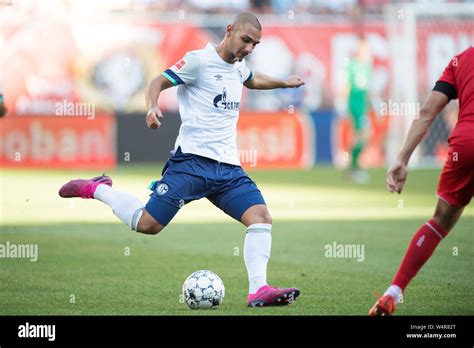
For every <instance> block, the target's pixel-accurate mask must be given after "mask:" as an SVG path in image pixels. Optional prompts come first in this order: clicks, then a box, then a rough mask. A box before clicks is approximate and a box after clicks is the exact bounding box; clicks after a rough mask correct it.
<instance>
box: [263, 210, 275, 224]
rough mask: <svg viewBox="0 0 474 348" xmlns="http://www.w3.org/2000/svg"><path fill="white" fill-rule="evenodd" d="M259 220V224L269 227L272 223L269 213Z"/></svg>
mask: <svg viewBox="0 0 474 348" xmlns="http://www.w3.org/2000/svg"><path fill="white" fill-rule="evenodd" d="M260 219H261V220H262V222H261V223H263V224H270V225H271V224H272V223H273V219H272V216H271V215H270V213H269V212H268V211H267V212H265V213H263V214H262V215H261V216H260Z"/></svg>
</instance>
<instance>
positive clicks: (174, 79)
mask: <svg viewBox="0 0 474 348" xmlns="http://www.w3.org/2000/svg"><path fill="white" fill-rule="evenodd" d="M200 67H201V62H200V59H199V57H198V55H197V54H196V52H195V51H190V52H188V53H186V55H185V56H184V57H183V58H182V59H180V60H179V61H178V62H177V63H176V64H175V65H173V66H172V67H170V68H169V69H166V70H165V71H164V72H162V73H161V74H160V75H159V76H158V77H156V78H154V79H153V80H152V81H151V83H150V87H149V88H148V91H147V93H146V104H147V108H148V113H147V115H146V124H147V125H148V128H152V129H155V128H158V127H160V126H161V123H160V121H159V120H158V118H161V117H163V114H162V113H161V111H160V109H159V107H158V98H159V96H160V93H161V91H164V90H165V89H167V88H170V87H173V86H178V85H182V84H186V85H192V84H194V83H195V82H196V81H197V79H198V77H199V72H200Z"/></svg>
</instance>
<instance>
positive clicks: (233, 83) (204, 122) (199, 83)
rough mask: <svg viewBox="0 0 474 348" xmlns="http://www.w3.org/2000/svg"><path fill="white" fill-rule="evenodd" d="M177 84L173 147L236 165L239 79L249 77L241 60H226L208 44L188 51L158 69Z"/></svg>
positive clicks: (245, 65) (249, 72)
mask: <svg viewBox="0 0 474 348" xmlns="http://www.w3.org/2000/svg"><path fill="white" fill-rule="evenodd" d="M162 75H163V76H165V77H166V78H167V79H169V80H170V81H171V82H172V83H173V85H175V86H176V85H179V87H178V103H179V114H180V116H181V122H182V123H181V128H180V129H179V135H178V138H177V139H176V144H175V148H174V151H176V149H177V148H178V147H179V146H180V147H181V150H182V152H183V153H193V154H196V155H200V156H203V157H207V158H212V159H214V160H216V161H219V162H224V163H230V164H234V165H240V160H239V155H238V151H237V120H238V118H239V107H240V99H241V97H242V87H243V83H244V82H245V81H247V80H249V79H251V78H252V72H251V71H250V69H249V68H248V67H247V64H246V63H245V60H243V61H242V62H237V63H235V64H230V63H227V62H225V61H224V60H223V59H222V58H221V57H220V56H219V55H218V54H217V52H216V49H215V47H214V46H213V45H212V44H210V43H209V44H207V46H206V47H205V48H204V49H201V50H197V51H190V52H188V53H186V55H185V56H184V57H183V58H182V59H181V60H180V61H178V62H177V63H176V64H175V65H173V66H172V67H171V68H169V69H167V70H165V71H164V72H163V73H162Z"/></svg>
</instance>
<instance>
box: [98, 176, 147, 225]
mask: <svg viewBox="0 0 474 348" xmlns="http://www.w3.org/2000/svg"><path fill="white" fill-rule="evenodd" d="M94 198H95V199H98V200H99V201H101V202H104V203H105V204H107V205H108V206H109V207H111V208H112V211H113V213H114V214H115V215H116V216H117V217H118V218H119V219H120V220H122V221H123V222H124V223H125V224H127V225H128V226H129V227H130V228H131V229H132V230H134V231H136V230H137V225H138V221H139V220H140V218H141V216H142V214H143V207H144V206H143V203H142V202H140V200H139V199H138V198H136V197H135V196H133V195H131V194H129V193H126V192H121V191H117V190H115V189H113V188H112V187H110V186H108V185H104V184H102V185H99V186H97V188H96V190H95V192H94Z"/></svg>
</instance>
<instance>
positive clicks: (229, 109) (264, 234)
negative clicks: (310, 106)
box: [59, 13, 304, 307]
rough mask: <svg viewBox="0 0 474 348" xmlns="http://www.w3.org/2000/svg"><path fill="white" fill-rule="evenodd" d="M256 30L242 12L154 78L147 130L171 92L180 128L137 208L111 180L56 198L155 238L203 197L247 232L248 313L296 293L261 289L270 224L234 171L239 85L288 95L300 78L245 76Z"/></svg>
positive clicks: (75, 187) (74, 185)
mask: <svg viewBox="0 0 474 348" xmlns="http://www.w3.org/2000/svg"><path fill="white" fill-rule="evenodd" d="M261 30H262V27H261V25H260V23H259V21H258V19H257V17H255V16H254V15H253V14H250V13H242V14H239V15H237V16H236V17H235V19H234V21H233V22H232V24H229V25H228V26H227V28H226V33H225V37H224V39H223V40H222V42H221V43H220V44H219V45H218V46H217V47H214V46H213V45H211V44H208V45H207V46H206V47H205V48H204V49H200V50H197V51H190V52H188V53H187V54H186V55H185V56H184V57H183V58H182V59H181V60H179V61H178V62H177V63H176V64H175V65H174V66H172V67H170V68H169V69H167V70H165V71H164V72H163V73H162V74H161V75H159V76H158V77H156V78H155V79H153V80H152V81H151V83H150V86H149V88H148V92H147V95H146V103H147V107H148V113H147V115H146V124H147V126H148V127H149V128H153V129H155V128H159V127H160V125H161V121H160V119H161V118H163V114H162V113H161V111H160V109H159V107H158V98H159V95H160V93H161V92H162V91H163V90H165V89H167V88H170V87H173V86H179V87H178V103H179V113H180V116H181V121H182V124H181V128H180V130H179V135H178V138H177V140H176V144H175V148H174V150H173V152H172V154H173V155H172V156H171V157H170V158H169V160H168V161H167V163H166V165H165V167H164V169H163V172H162V178H161V179H160V180H157V181H154V182H152V184H151V185H150V187H149V188H150V190H152V193H151V195H150V199H149V201H148V203H147V204H146V205H145V206H143V204H142V203H141V202H140V200H139V199H137V198H135V197H134V196H132V195H130V194H128V193H125V192H120V191H117V190H115V189H113V188H112V187H111V186H112V180H111V179H110V178H109V177H107V176H99V177H96V178H92V179H89V180H73V181H70V182H69V183H67V184H65V185H64V186H63V187H62V188H61V190H60V192H59V194H60V196H61V197H82V198H95V199H97V200H99V201H102V202H104V203H105V204H107V205H109V206H110V207H111V208H112V210H113V213H114V214H115V215H116V216H117V217H118V218H119V219H120V220H122V221H123V222H124V223H126V224H127V225H128V226H129V227H130V228H132V230H135V231H138V232H141V233H145V234H157V233H159V232H160V231H161V230H162V229H163V228H164V227H165V226H166V225H168V223H169V222H170V221H171V219H173V217H174V216H175V215H176V213H177V212H178V210H179V209H180V208H181V207H182V206H183V205H184V204H187V203H189V202H191V201H193V200H196V199H200V198H203V197H206V198H207V199H209V200H210V201H211V202H212V203H213V204H214V205H216V206H217V207H219V208H220V209H222V210H223V211H224V212H225V213H226V214H228V215H230V216H231V217H233V218H234V219H235V220H237V221H240V222H241V223H243V224H244V225H245V226H246V228H247V233H246V237H245V242H244V261H245V265H246V267H247V271H248V278H249V295H248V299H247V305H248V306H250V307H257V306H258V307H261V306H272V305H287V304H289V303H291V302H292V301H293V300H295V299H296V298H297V297H298V296H299V294H300V291H299V289H296V288H286V289H280V288H276V287H271V286H269V285H268V284H267V275H266V271H267V263H268V259H269V257H270V249H271V239H272V238H271V233H270V232H271V229H272V218H271V216H270V213H269V212H268V209H267V207H266V205H265V201H264V199H263V197H262V194H261V192H260V190H259V189H258V188H257V186H256V184H255V183H254V182H253V181H252V180H251V179H250V178H249V177H248V176H247V174H246V173H245V172H244V171H243V170H242V167H241V165H240V161H239V156H238V151H237V144H236V135H237V134H236V127H237V119H238V116H239V107H240V99H241V95H242V88H243V86H245V87H247V88H250V89H273V88H293V87H299V86H301V85H303V84H304V81H303V80H302V79H301V78H300V77H299V76H291V77H289V78H288V79H287V80H279V79H275V78H271V77H268V76H265V75H263V74H260V73H257V72H252V71H251V70H250V69H249V68H248V67H247V64H246V62H245V60H244V58H245V57H246V56H248V55H249V54H250V53H252V51H253V50H254V48H255V46H256V45H257V44H258V43H259V42H260V37H261Z"/></svg>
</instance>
